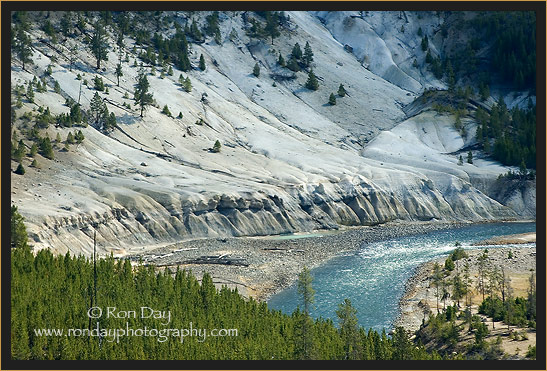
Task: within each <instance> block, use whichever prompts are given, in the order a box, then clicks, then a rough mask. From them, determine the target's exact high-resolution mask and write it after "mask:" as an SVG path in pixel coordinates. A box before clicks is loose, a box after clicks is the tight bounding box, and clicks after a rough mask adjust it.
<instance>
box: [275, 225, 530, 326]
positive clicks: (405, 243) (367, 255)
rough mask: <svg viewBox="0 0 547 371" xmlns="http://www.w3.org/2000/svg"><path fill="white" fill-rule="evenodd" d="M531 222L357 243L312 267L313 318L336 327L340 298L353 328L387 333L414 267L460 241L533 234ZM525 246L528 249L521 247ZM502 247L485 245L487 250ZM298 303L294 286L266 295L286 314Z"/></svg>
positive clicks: (445, 252) (467, 245)
mask: <svg viewBox="0 0 547 371" xmlns="http://www.w3.org/2000/svg"><path fill="white" fill-rule="evenodd" d="M535 231H536V224H535V223H487V224H473V225H470V226H466V227H463V228H455V229H449V230H442V231H436V232H430V233H427V234H424V235H419V236H410V237H399V238H395V239H390V240H386V241H382V242H375V243H370V244H363V245H361V246H360V248H359V249H358V250H357V251H353V252H348V253H345V254H343V255H340V256H337V257H335V258H333V259H331V260H329V261H328V262H327V263H325V264H324V265H322V266H319V267H317V268H315V269H312V271H311V274H312V277H313V288H314V290H315V304H314V308H313V309H312V311H311V313H310V314H311V315H312V317H314V318H318V317H323V318H331V319H333V321H334V322H335V323H337V322H338V321H337V317H336V312H335V311H336V309H337V307H338V304H339V303H341V302H342V301H343V300H344V299H345V298H349V299H350V300H351V303H352V305H353V306H354V307H355V308H356V309H357V318H358V320H359V325H360V326H362V327H364V328H365V329H368V328H373V329H375V330H377V331H381V330H382V328H385V329H386V330H391V328H392V323H393V321H394V320H395V319H396V317H397V314H398V302H399V299H400V298H401V296H402V295H403V293H404V286H405V282H406V280H407V279H408V278H410V276H411V275H412V273H413V271H414V269H415V268H416V267H417V266H418V265H420V264H421V263H424V262H426V261H429V260H432V259H435V258H437V257H441V256H446V255H448V253H450V252H451V251H452V250H454V248H455V247H454V244H455V243H456V242H460V243H461V244H462V247H463V248H464V249H476V248H480V246H471V244H472V243H474V242H478V241H481V240H485V239H488V238H491V237H494V236H501V235H509V234H515V233H526V232H535ZM527 246H530V245H527ZM499 247H507V245H500V246H488V248H489V249H494V248H499ZM299 304H300V305H301V303H300V298H299V296H298V294H297V290H296V284H295V285H292V286H291V287H289V288H287V289H285V290H283V291H281V292H280V293H278V294H276V295H274V296H272V297H271V298H270V300H269V301H268V306H269V307H270V308H272V309H278V310H282V311H283V312H285V313H292V312H293V311H294V310H295V309H296V307H297V305H299Z"/></svg>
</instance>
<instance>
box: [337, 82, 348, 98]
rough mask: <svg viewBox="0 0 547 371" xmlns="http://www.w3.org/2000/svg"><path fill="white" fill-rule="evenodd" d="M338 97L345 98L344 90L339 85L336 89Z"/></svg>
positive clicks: (342, 86)
mask: <svg viewBox="0 0 547 371" xmlns="http://www.w3.org/2000/svg"><path fill="white" fill-rule="evenodd" d="M338 96H339V97H345V96H346V89H345V88H344V85H342V84H340V86H339V87H338Z"/></svg>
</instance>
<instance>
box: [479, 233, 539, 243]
mask: <svg viewBox="0 0 547 371" xmlns="http://www.w3.org/2000/svg"><path fill="white" fill-rule="evenodd" d="M535 242H536V232H531V233H520V234H511V235H507V236H497V237H493V238H489V239H487V240H484V241H479V242H476V243H474V244H473V245H474V246H483V245H509V244H522V243H535Z"/></svg>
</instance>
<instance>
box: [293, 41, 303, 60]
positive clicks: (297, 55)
mask: <svg viewBox="0 0 547 371" xmlns="http://www.w3.org/2000/svg"><path fill="white" fill-rule="evenodd" d="M291 55H292V56H293V57H295V58H296V59H300V58H302V49H300V44H298V43H296V44H294V46H293V48H292V52H291Z"/></svg>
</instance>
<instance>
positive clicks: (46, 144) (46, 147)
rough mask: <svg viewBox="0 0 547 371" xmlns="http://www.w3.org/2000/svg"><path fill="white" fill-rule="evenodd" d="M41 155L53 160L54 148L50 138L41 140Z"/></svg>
mask: <svg viewBox="0 0 547 371" xmlns="http://www.w3.org/2000/svg"><path fill="white" fill-rule="evenodd" d="M40 153H41V154H42V156H44V157H45V158H48V159H50V160H53V158H54V154H53V147H52V145H51V140H50V139H49V137H48V136H46V137H45V138H41V140H40Z"/></svg>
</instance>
